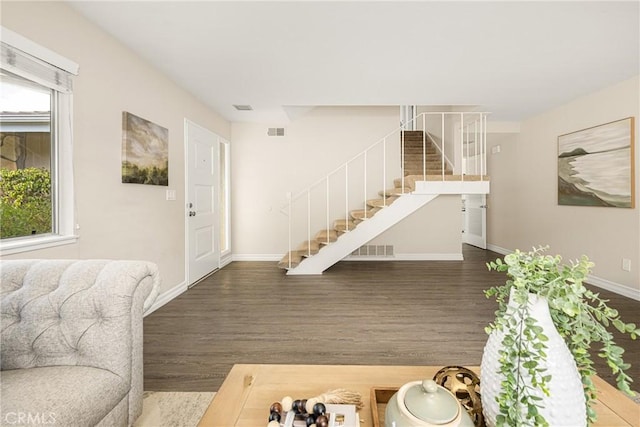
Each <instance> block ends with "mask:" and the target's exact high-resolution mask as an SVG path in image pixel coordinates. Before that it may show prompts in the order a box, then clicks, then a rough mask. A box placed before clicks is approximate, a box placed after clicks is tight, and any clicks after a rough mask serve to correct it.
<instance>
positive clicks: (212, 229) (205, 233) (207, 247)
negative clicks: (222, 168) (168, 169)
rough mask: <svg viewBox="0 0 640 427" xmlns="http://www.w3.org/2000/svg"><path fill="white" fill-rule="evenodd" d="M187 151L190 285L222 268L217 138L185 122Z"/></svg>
mask: <svg viewBox="0 0 640 427" xmlns="http://www.w3.org/2000/svg"><path fill="white" fill-rule="evenodd" d="M185 137H186V145H187V146H186V150H187V156H186V157H187V164H186V168H187V170H186V176H187V184H186V185H187V191H186V194H187V199H186V203H187V204H186V207H187V209H186V213H185V214H186V218H187V219H186V221H187V248H188V261H187V264H188V265H187V281H188V284H189V285H192V284H193V283H195V282H197V281H198V280H200V279H202V278H203V277H205V276H206V275H208V274H209V273H211V272H213V271H214V270H216V269H218V268H220V244H219V241H218V240H219V239H218V236H219V235H220V234H219V233H220V220H219V216H218V215H219V213H218V189H219V188H220V177H219V162H218V156H219V149H220V147H219V141H218V135H216V134H215V133H213V132H210V131H209V130H207V129H205V128H203V127H201V126H198V125H196V124H195V123H193V122H190V121H188V120H185Z"/></svg>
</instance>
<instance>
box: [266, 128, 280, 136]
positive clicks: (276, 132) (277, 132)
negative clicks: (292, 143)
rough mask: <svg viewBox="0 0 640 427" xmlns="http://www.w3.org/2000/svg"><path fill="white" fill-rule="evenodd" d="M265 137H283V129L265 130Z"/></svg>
mask: <svg viewBox="0 0 640 427" xmlns="http://www.w3.org/2000/svg"><path fill="white" fill-rule="evenodd" d="M267 135H269V136H284V128H269V129H267Z"/></svg>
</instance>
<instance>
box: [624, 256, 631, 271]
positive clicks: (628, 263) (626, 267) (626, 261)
mask: <svg viewBox="0 0 640 427" xmlns="http://www.w3.org/2000/svg"><path fill="white" fill-rule="evenodd" d="M622 269H623V270H624V271H631V260H630V259H627V258H622Z"/></svg>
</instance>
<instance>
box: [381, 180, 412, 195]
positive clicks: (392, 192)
mask: <svg viewBox="0 0 640 427" xmlns="http://www.w3.org/2000/svg"><path fill="white" fill-rule="evenodd" d="M400 185H402V183H400ZM412 191H413V188H411V187H409V186H408V185H407V183H406V182H405V185H404V191H402V187H396V188H388V189H386V190H381V191H379V192H378V194H379V195H381V196H382V197H394V196H401V195H403V194H410V193H411V192H412Z"/></svg>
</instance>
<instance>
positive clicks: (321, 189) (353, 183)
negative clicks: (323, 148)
mask: <svg viewBox="0 0 640 427" xmlns="http://www.w3.org/2000/svg"><path fill="white" fill-rule="evenodd" d="M487 115H488V113H486V112H425V113H421V114H419V115H417V116H415V117H414V118H413V119H411V120H409V121H408V122H407V123H403V124H402V125H401V126H400V127H399V128H397V129H395V130H394V131H392V132H390V133H389V134H387V135H385V136H384V137H382V138H381V139H380V140H378V141H376V142H375V143H374V144H372V145H371V146H369V147H368V148H366V149H365V150H363V151H362V152H360V153H359V154H357V155H356V156H354V157H352V158H351V159H349V160H348V161H346V162H345V163H343V164H342V165H340V166H338V167H337V168H335V169H334V170H333V171H331V172H330V173H328V174H327V175H326V176H324V177H323V178H321V179H319V180H318V181H316V182H314V183H313V184H311V185H310V186H309V187H307V188H305V189H304V190H302V191H299V192H297V193H295V194H292V193H288V194H287V199H288V203H287V205H286V207H285V208H284V209H283V212H284V213H285V214H286V215H287V216H288V220H289V224H288V234H289V242H288V254H289V268H291V266H292V249H293V244H294V242H300V243H302V242H304V241H307V242H310V241H312V240H314V239H313V236H312V231H313V230H316V231H318V230H327V231H326V238H325V239H326V240H325V241H324V242H323V243H327V244H329V243H330V242H331V238H330V235H329V231H328V230H331V229H332V228H333V227H331V222H332V220H335V219H344V231H349V230H350V229H352V228H353V225H352V224H351V222H350V212H352V211H354V210H361V211H362V218H363V219H367V218H368V217H369V216H370V214H369V213H368V210H369V207H368V201H369V200H371V199H375V198H377V197H379V196H378V192H379V191H380V190H382V191H384V190H385V189H387V188H389V187H390V186H391V187H392V188H393V187H395V186H394V185H393V182H394V180H395V179H396V178H400V180H401V187H400V188H401V193H405V192H406V190H407V189H408V187H407V183H406V182H405V181H406V177H405V170H404V165H405V161H404V160H405V133H404V131H405V129H411V128H413V129H415V130H420V131H423V141H422V175H423V180H425V181H426V180H427V175H428V173H427V172H428V171H427V147H428V144H430V143H432V144H433V145H434V146H435V147H436V150H437V152H438V153H439V157H440V160H441V162H440V163H441V164H440V171H439V173H438V175H440V178H441V180H442V181H445V180H446V175H447V173H446V172H447V167H449V168H450V169H452V171H453V174H455V175H460V180H461V181H464V180H465V175H479V178H476V180H477V179H480V180H486V179H488V178H487V157H486V133H487ZM428 178H429V180H431V181H433V180H435V179H436V176H434V175H429V177H428ZM379 203H380V206H381V207H382V208H384V207H386V206H387V199H386V197H385V196H384V195H383V196H382V198H381V199H380V200H379ZM306 250H307V255H308V256H311V255H312V249H311V245H310V244H307V249H306Z"/></svg>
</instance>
